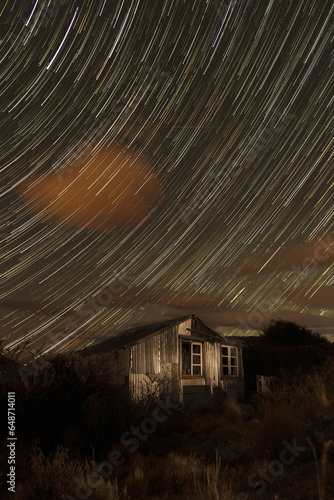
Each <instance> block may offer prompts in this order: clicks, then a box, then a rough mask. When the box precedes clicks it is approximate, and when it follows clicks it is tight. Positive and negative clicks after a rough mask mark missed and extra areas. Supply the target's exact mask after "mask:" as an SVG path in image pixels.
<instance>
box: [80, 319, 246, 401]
mask: <svg viewBox="0 0 334 500" xmlns="http://www.w3.org/2000/svg"><path fill="white" fill-rule="evenodd" d="M88 351H89V352H91V353H107V352H108V353H111V354H112V357H111V362H112V364H113V366H114V368H115V374H116V376H117V381H118V383H121V384H125V385H127V386H129V387H130V389H131V391H132V394H133V397H134V398H135V399H138V398H140V397H142V396H143V391H144V390H145V387H147V384H148V383H149V382H152V383H155V384H156V383H157V382H158V383H159V381H160V389H161V382H162V383H166V381H167V380H168V381H169V383H170V387H171V389H172V392H173V394H174V397H175V394H176V397H177V399H178V401H179V402H181V403H183V404H185V405H187V404H193V403H194V402H198V401H206V402H208V401H210V399H211V397H212V395H213V392H214V390H215V388H220V389H221V390H222V391H223V396H224V395H225V397H227V398H229V397H235V398H236V399H238V398H239V397H240V396H241V395H242V394H243V391H244V372H243V360H242V348H241V347H240V346H238V345H237V344H236V343H232V342H229V340H228V339H227V338H224V337H222V336H221V335H219V334H218V333H216V332H215V331H214V330H212V328H210V327H209V326H207V325H206V324H205V323H203V321H201V320H200V319H199V318H198V317H196V316H194V315H191V316H184V317H182V318H177V319H174V320H167V321H164V322H162V323H155V324H150V325H145V326H138V327H135V328H132V329H130V330H126V331H124V332H122V333H120V334H118V335H117V336H115V337H112V338H110V339H108V340H106V341H103V342H101V343H99V344H97V345H95V346H92V347H91V348H88Z"/></svg>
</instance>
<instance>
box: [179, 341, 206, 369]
mask: <svg viewBox="0 0 334 500" xmlns="http://www.w3.org/2000/svg"><path fill="white" fill-rule="evenodd" d="M182 375H202V344H201V343H200V342H190V341H188V340H184V341H182Z"/></svg>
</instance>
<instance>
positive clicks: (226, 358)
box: [222, 346, 238, 377]
mask: <svg viewBox="0 0 334 500" xmlns="http://www.w3.org/2000/svg"><path fill="white" fill-rule="evenodd" d="M222 374H223V375H224V376H231V377H237V376H238V352H237V348H236V347H226V346H223V347H222Z"/></svg>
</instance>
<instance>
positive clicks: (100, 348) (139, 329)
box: [83, 314, 231, 354]
mask: <svg viewBox="0 0 334 500" xmlns="http://www.w3.org/2000/svg"><path fill="white" fill-rule="evenodd" d="M191 317H192V318H195V319H196V320H197V321H199V322H200V323H202V325H204V326H205V327H206V328H207V329H208V330H210V335H209V337H211V338H212V337H213V338H215V339H217V340H220V341H224V343H225V342H226V344H227V345H231V342H229V341H228V340H227V339H226V338H224V337H222V336H221V335H219V334H218V333H217V332H215V331H214V330H212V328H210V327H209V326H208V325H206V324H205V323H203V321H202V320H200V319H199V318H198V317H197V316H195V315H194V314H191V315H188V316H182V317H180V318H175V319H171V320H167V321H162V322H159V323H150V324H148V325H140V326H135V327H133V328H129V329H127V330H124V331H123V332H120V333H118V334H117V335H115V336H114V337H111V338H109V339H107V340H103V341H102V342H99V343H98V344H96V345H92V346H89V347H87V348H86V349H84V350H83V351H84V352H85V353H87V354H88V353H91V354H93V353H101V352H107V351H115V350H118V349H123V348H124V349H125V348H126V347H129V346H131V345H134V344H138V342H140V341H142V340H144V339H146V338H148V337H150V336H152V335H156V334H157V333H159V332H160V331H163V330H166V329H168V328H171V327H173V326H175V325H177V324H179V323H183V321H185V320H187V319H189V318H191ZM202 335H204V334H202Z"/></svg>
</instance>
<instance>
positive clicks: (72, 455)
mask: <svg viewBox="0 0 334 500" xmlns="http://www.w3.org/2000/svg"><path fill="white" fill-rule="evenodd" d="M291 332H292V333H291ZM289 335H291V338H289ZM247 342H248V345H247V346H246V347H245V349H244V358H245V376H246V379H247V381H248V382H247V385H248V388H252V387H254V385H255V375H256V374H262V375H268V376H269V375H270V376H275V377H276V378H277V379H278V380H279V383H278V384H277V386H276V388H275V389H274V390H273V392H271V393H270V394H268V395H267V396H266V397H265V398H264V397H259V396H258V395H256V394H255V393H254V392H252V391H248V392H247V393H246V396H245V399H244V401H242V402H235V401H226V400H224V399H223V397H222V394H220V392H219V391H216V393H215V397H214V399H213V401H212V403H211V404H207V405H202V406H201V407H199V408H198V409H197V410H196V411H193V412H191V413H190V412H186V411H184V410H183V409H182V408H177V409H175V408H173V409H172V410H171V411H170V412H169V413H168V412H167V413H166V411H165V412H164V411H163V410H161V409H160V410H159V413H158V415H159V417H161V418H160V420H161V422H159V423H157V425H156V428H154V429H153V430H152V432H151V430H150V431H147V433H146V434H143V433H141V435H142V436H143V438H138V440H137V446H136V445H135V442H134V441H133V442H132V446H129V442H128V444H127V445H126V444H124V442H123V443H122V442H121V436H122V435H123V434H124V433H125V432H127V433H128V435H127V436H130V434H131V436H132V438H133V437H134V432H135V430H133V429H135V428H137V427H139V428H140V427H141V424H142V423H143V422H144V421H147V420H148V419H151V420H152V415H153V413H154V409H156V408H157V402H156V401H157V400H156V396H157V393H156V390H152V388H149V387H148V388H147V389H148V392H147V397H146V398H145V399H144V400H143V401H141V402H137V403H135V402H133V401H132V400H131V398H130V395H129V393H128V391H126V390H125V389H124V387H120V386H118V385H117V384H115V383H113V375H114V374H113V369H112V366H111V362H110V357H109V355H108V353H105V354H104V355H99V356H97V355H92V356H88V357H84V356H82V355H81V354H78V353H74V354H70V355H62V356H61V355H59V356H56V357H55V358H53V359H48V360H45V361H44V362H42V363H41V364H40V365H39V367H38V369H35V370H32V371H31V372H28V371H27V370H26V371H23V372H22V367H21V366H20V364H19V363H18V361H17V360H15V359H10V358H8V357H7V356H6V355H5V354H4V353H3V354H2V355H1V357H0V372H1V381H0V382H1V383H0V391H1V415H7V392H8V391H15V392H16V434H17V437H18V441H17V445H16V455H17V463H16V476H17V486H16V493H15V494H14V496H13V494H11V493H7V494H6V489H7V484H6V481H7V478H6V474H7V472H8V464H7V457H8V450H7V448H6V438H7V426H6V425H3V426H1V429H0V432H1V443H2V446H1V454H0V470H1V471H2V472H1V475H0V487H1V490H2V491H3V498H16V499H19V500H30V499H35V498H42V499H45V500H56V499H61V498H63V499H64V500H65V499H66V500H69V499H72V500H73V499H75V498H76V499H80V498H90V499H92V500H102V499H103V500H112V499H115V500H116V499H117V500H129V499H152V500H153V499H158V498H159V499H161V498H164V499H169V498H170V499H175V500H177V499H178V500H181V499H188V498H191V499H193V500H197V499H201V500H202V499H203V500H204V499H205V500H220V499H224V500H225V499H226V500H231V499H238V500H246V499H248V498H249V499H252V498H260V499H273V500H274V499H276V500H280V499H284V500H288V499H293V500H304V499H305V500H307V499H310V500H311V499H312V500H313V499H319V500H325V499H326V500H327V499H330V498H334V494H333V491H334V474H333V472H334V446H333V445H332V444H331V441H332V440H334V357H333V345H332V344H330V343H328V342H327V341H325V340H323V338H321V337H320V336H318V335H316V334H313V333H312V332H310V331H308V330H306V329H303V328H300V327H298V326H297V325H294V324H292V323H288V322H282V321H277V322H273V323H272V324H271V325H270V326H269V327H268V328H267V329H266V330H265V331H264V335H263V336H262V337H259V338H249V339H248V340H247ZM161 400H162V401H164V402H166V401H167V399H166V394H164V395H163V396H162V395H161ZM163 417H164V418H163ZM147 429H149V427H147ZM294 441H296V442H297V443H298V446H299V447H303V451H300V452H298V456H296V457H294V460H293V461H292V462H291V463H290V464H289V465H284V466H283V465H281V466H280V468H279V465H280V464H279V457H280V456H281V455H280V454H281V452H282V450H283V448H284V446H283V444H282V443H283V442H287V443H289V444H291V445H292V444H293V442H294ZM116 450H117V451H116ZM111 452H114V454H113V455H111ZM288 456H289V457H291V454H289V455H288ZM112 460H113V461H114V463H113V465H112V466H111V462H110V461H112ZM103 463H104V466H102V464H103ZM273 463H276V465H275V467H276V469H275V467H274V466H273ZM94 464H95V465H94ZM96 464H99V466H100V467H102V469H100V473H97V468H96ZM107 464H109V465H107ZM277 464H278V465H277ZM110 467H112V468H113V470H112V471H111V468H110ZM259 471H262V472H260V473H259ZM270 471H271V472H270ZM261 474H262V475H261ZM263 474H264V476H263ZM80 495H81V496H80Z"/></svg>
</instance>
